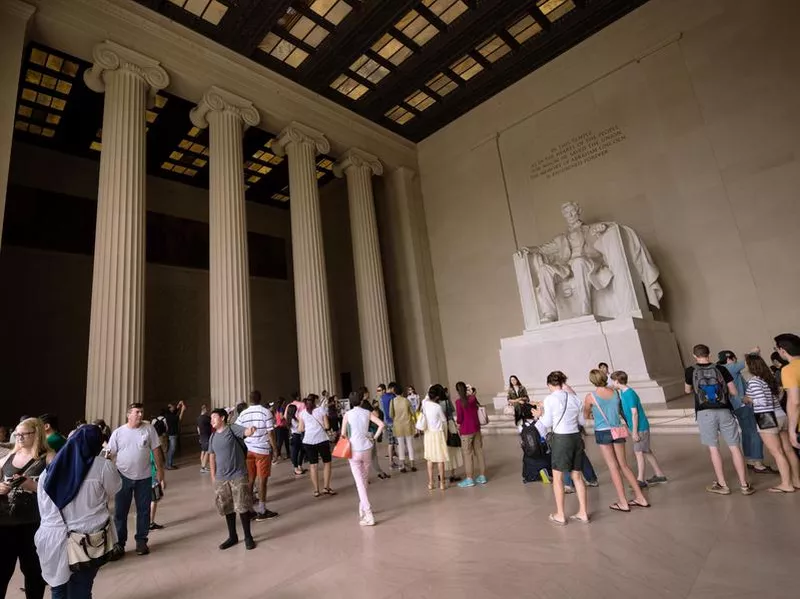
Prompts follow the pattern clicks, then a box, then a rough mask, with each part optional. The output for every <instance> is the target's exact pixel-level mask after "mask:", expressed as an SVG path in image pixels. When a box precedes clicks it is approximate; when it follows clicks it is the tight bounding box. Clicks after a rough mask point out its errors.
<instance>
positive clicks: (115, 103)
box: [84, 42, 169, 427]
mask: <svg viewBox="0 0 800 599" xmlns="http://www.w3.org/2000/svg"><path fill="white" fill-rule="evenodd" d="M93 58H94V65H93V66H92V68H91V69H89V70H88V71H86V73H85V75H84V79H85V81H86V85H88V86H89V88H90V89H92V90H94V91H96V92H105V94H106V95H105V101H104V106H103V150H102V152H101V153H100V185H99V188H98V192H97V228H96V231H95V244H94V274H93V278H92V309H91V325H90V328H89V366H88V373H87V382H86V415H87V419H94V418H103V419H104V420H105V421H106V422H107V423H108V424H109V426H111V427H114V426H116V425H118V424H120V423H122V422H123V421H124V419H125V412H126V408H127V405H128V404H129V403H133V402H141V401H142V382H143V374H144V360H143V357H144V356H143V354H144V259H145V179H146V163H145V141H146V139H145V127H146V121H145V109H146V108H147V105H148V100H149V99H151V98H152V96H153V95H154V94H155V92H156V91H157V90H160V89H163V88H164V87H166V86H167V85H168V84H169V76H168V75H167V72H166V71H165V70H164V69H163V68H161V66H160V65H159V63H158V62H157V61H155V60H153V59H151V58H148V57H147V56H143V55H142V54H139V53H138V52H134V51H133V50H129V49H127V48H124V47H122V46H120V45H118V44H116V43H114V42H104V43H101V44H98V45H97V46H95V48H94V52H93Z"/></svg>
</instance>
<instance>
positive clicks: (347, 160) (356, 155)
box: [333, 148, 383, 177]
mask: <svg viewBox="0 0 800 599" xmlns="http://www.w3.org/2000/svg"><path fill="white" fill-rule="evenodd" d="M351 168H356V169H360V168H363V169H369V170H371V171H372V174H373V175H376V176H378V177H380V176H381V175H382V174H383V164H381V161H380V160H379V159H378V157H377V156H373V155H372V154H368V153H367V152H365V151H364V150H359V149H358V148H350V149H349V150H347V152H345V153H344V154H343V155H342V157H341V158H339V162H337V163H336V164H335V165H334V167H333V174H334V175H336V176H337V177H343V176H344V175H345V174H346V173H347V171H348V170H350V169H351Z"/></svg>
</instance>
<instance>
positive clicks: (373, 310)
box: [334, 148, 394, 389]
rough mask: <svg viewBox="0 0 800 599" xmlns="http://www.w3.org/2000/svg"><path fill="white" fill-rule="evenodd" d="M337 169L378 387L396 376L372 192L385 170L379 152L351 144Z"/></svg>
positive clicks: (370, 369)
mask: <svg viewBox="0 0 800 599" xmlns="http://www.w3.org/2000/svg"><path fill="white" fill-rule="evenodd" d="M334 173H335V174H336V176H337V177H342V176H344V177H346V178H347V197H348V203H349V206H350V235H351V237H352V240H353V264H354V266H355V275H356V297H357V302H358V328H359V332H360V335H361V358H362V362H363V365H364V384H365V385H366V386H367V388H368V389H374V388H375V387H376V386H377V385H378V384H380V383H384V384H388V383H389V382H390V381H393V380H394V359H393V357H392V338H391V335H390V333H389V314H388V312H387V309H386V288H385V285H384V281H383V265H382V264H381V247H380V241H379V239H378V219H377V216H376V215H375V199H374V196H373V194H372V176H373V175H378V176H380V175H382V174H383V165H382V164H381V162H380V160H378V159H377V158H376V157H375V156H373V155H371V154H367V153H366V152H363V151H361V150H358V149H356V148H352V149H350V150H348V151H347V152H346V153H345V154H344V156H342V158H341V159H340V160H339V162H338V164H336V166H335V167H334Z"/></svg>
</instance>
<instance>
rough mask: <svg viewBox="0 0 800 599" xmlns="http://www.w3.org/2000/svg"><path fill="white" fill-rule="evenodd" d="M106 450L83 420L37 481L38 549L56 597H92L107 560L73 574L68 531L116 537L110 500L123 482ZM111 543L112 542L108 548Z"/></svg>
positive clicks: (96, 432) (100, 436) (97, 429)
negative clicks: (69, 558)
mask: <svg viewBox="0 0 800 599" xmlns="http://www.w3.org/2000/svg"><path fill="white" fill-rule="evenodd" d="M102 448H103V434H102V431H101V430H100V427H98V426H96V425H94V424H85V425H83V426H81V427H80V428H78V429H76V430H75V434H73V435H72V436H71V437H70V438H69V441H67V444H66V445H64V447H63V448H62V449H61V451H60V452H59V453H58V455H57V456H56V458H55V459H54V460H53V463H52V464H50V466H49V468H48V469H47V471H46V472H45V473H44V474H42V476H41V478H40V479H39V484H40V489H43V490H44V492H40V493H39V494H38V500H39V512H40V513H41V516H42V522H41V525H40V527H39V530H38V531H37V532H36V550H37V552H38V553H39V559H40V561H41V564H42V576H43V578H44V579H45V581H46V582H47V584H49V585H50V586H51V588H52V592H53V599H66V598H67V597H68V598H69V599H89V598H90V597H91V596H92V586H93V584H94V578H95V576H96V575H97V571H98V569H99V568H100V567H101V566H102V565H103V563H105V561H104V560H102V559H101V560H100V562H99V563H96V564H92V565H90V566H89V567H88V568H86V569H82V570H79V571H77V572H71V571H70V568H69V561H68V555H67V540H68V536H67V535H68V533H69V532H75V533H83V534H92V533H97V532H101V531H104V530H105V532H106V534H107V535H109V536H110V537H111V540H112V541H116V528H115V526H114V521H113V520H112V518H111V513H110V511H109V509H108V501H109V499H110V498H111V497H113V496H114V495H115V494H116V493H117V492H118V491H119V490H120V489H121V488H122V480H121V479H120V475H119V472H117V469H116V468H115V467H114V464H113V463H111V462H110V461H109V460H107V459H106V458H103V457H100V455H99V454H100V451H101V450H102ZM112 545H113V542H112V543H109V544H108V547H111V546H112ZM105 557H106V559H107V558H108V557H109V556H105Z"/></svg>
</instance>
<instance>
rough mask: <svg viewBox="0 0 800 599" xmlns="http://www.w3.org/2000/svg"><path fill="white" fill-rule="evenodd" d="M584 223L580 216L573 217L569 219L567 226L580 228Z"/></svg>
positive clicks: (571, 228)
mask: <svg viewBox="0 0 800 599" xmlns="http://www.w3.org/2000/svg"><path fill="white" fill-rule="evenodd" d="M582 224H583V223H582V222H581V219H580V218H577V217H576V218H573V219H571V220H570V219H567V227H569V229H570V230H574V229H580V227H581V225H582Z"/></svg>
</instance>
